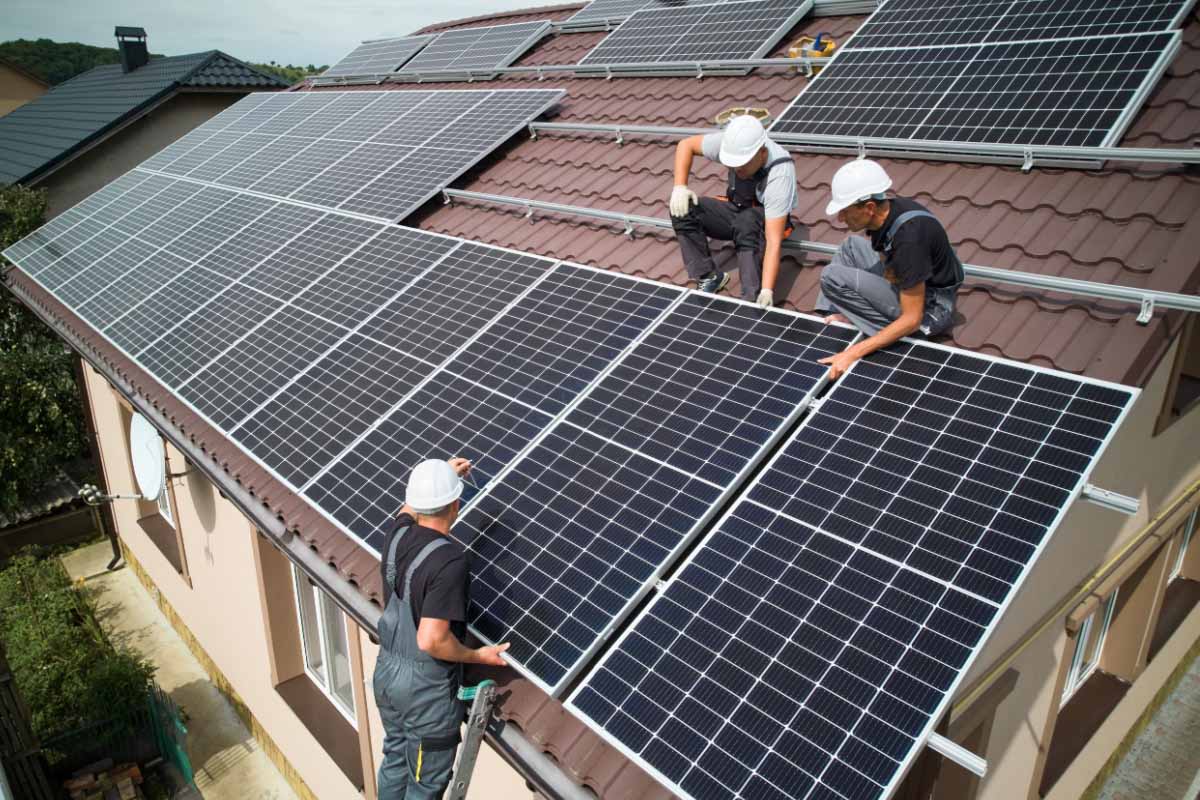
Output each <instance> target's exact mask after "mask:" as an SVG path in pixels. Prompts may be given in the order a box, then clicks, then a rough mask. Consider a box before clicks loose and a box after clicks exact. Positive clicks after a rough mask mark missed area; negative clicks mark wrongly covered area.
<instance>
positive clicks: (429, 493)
mask: <svg viewBox="0 0 1200 800" xmlns="http://www.w3.org/2000/svg"><path fill="white" fill-rule="evenodd" d="M462 491H463V482H462V478H460V477H458V473H457V472H455V471H454V467H452V466H450V464H448V463H447V462H445V461H442V460H441V459H437V458H431V459H428V460H426V461H422V462H421V463H420V464H417V465H416V466H415V467H413V471H412V474H411V475H409V476H408V488H407V489H406V490H405V492H404V502H406V503H408V505H410V506H412V510H413V511H416V512H417V513H418V514H429V513H432V512H434V511H437V510H439V509H442V508H444V507H446V506H448V505H450V504H451V503H453V502H454V501H455V500H457V499H458V498H459V497H461V496H462Z"/></svg>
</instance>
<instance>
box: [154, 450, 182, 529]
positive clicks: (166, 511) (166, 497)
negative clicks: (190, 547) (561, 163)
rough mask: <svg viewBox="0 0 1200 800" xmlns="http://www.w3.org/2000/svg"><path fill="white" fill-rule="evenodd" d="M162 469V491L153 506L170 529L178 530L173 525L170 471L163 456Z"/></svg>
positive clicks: (173, 513)
mask: <svg viewBox="0 0 1200 800" xmlns="http://www.w3.org/2000/svg"><path fill="white" fill-rule="evenodd" d="M164 445H165V443H164ZM162 468H163V475H162V491H160V492H159V493H158V498H157V499H156V500H155V501H154V504H155V506H157V508H158V515H159V516H160V517H162V518H163V519H165V520H166V521H167V524H168V525H170V526H171V528H172V529H174V530H179V526H178V525H176V524H175V512H174V511H173V510H172V509H171V483H170V481H171V470H170V469H168V465H167V458H166V455H165V454H164V455H163V464H162Z"/></svg>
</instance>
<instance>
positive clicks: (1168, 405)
mask: <svg viewBox="0 0 1200 800" xmlns="http://www.w3.org/2000/svg"><path fill="white" fill-rule="evenodd" d="M1188 316H1189V319H1188V320H1187V322H1185V323H1184V326H1183V330H1182V332H1181V333H1180V335H1179V350H1178V352H1177V353H1176V354H1175V363H1174V364H1173V365H1172V367H1171V378H1170V382H1169V383H1168V384H1167V394H1166V398H1165V399H1164V401H1163V408H1162V412H1161V413H1160V414H1159V418H1158V425H1157V427H1156V429H1155V433H1156V434H1158V433H1162V432H1163V431H1164V430H1166V429H1167V428H1168V427H1169V426H1170V425H1171V423H1172V422H1174V421H1175V420H1177V419H1180V418H1181V417H1183V416H1184V415H1185V414H1187V413H1188V412H1189V411H1191V410H1192V409H1193V408H1197V407H1200V324H1197V322H1196V319H1195V315H1188Z"/></svg>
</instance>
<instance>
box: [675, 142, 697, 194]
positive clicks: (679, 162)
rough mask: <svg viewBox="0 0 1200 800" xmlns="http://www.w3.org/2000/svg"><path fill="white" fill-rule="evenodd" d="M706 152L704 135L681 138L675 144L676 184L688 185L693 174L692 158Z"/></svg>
mask: <svg viewBox="0 0 1200 800" xmlns="http://www.w3.org/2000/svg"><path fill="white" fill-rule="evenodd" d="M703 154H704V136H703V134H697V135H695V136H689V137H687V138H686V139H681V140H680V141H679V144H677V145H675V185H676V186H687V182H688V176H689V175H691V174H692V159H693V158H695V157H696V156H699V155H703Z"/></svg>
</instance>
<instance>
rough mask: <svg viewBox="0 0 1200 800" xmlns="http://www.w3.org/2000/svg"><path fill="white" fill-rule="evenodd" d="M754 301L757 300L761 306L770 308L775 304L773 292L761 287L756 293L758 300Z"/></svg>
mask: <svg viewBox="0 0 1200 800" xmlns="http://www.w3.org/2000/svg"><path fill="white" fill-rule="evenodd" d="M755 302H757V303H758V305H759V306H760V307H761V308H770V307H771V306H773V305H775V292H773V291H772V290H770V289H763V290H762V291H760V292H759V293H758V300H756V301H755Z"/></svg>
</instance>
